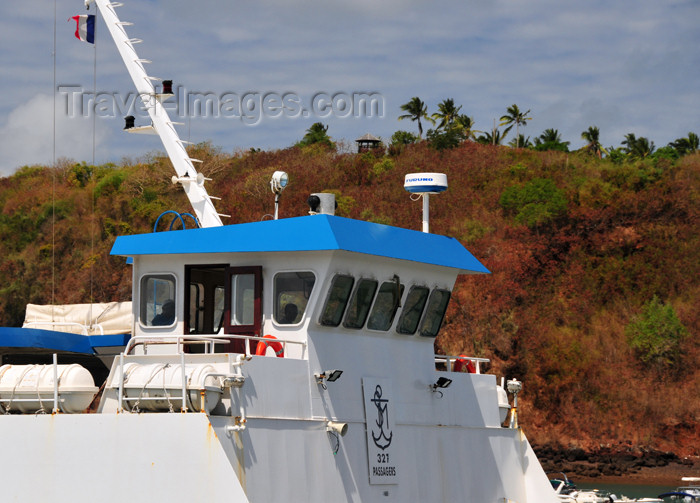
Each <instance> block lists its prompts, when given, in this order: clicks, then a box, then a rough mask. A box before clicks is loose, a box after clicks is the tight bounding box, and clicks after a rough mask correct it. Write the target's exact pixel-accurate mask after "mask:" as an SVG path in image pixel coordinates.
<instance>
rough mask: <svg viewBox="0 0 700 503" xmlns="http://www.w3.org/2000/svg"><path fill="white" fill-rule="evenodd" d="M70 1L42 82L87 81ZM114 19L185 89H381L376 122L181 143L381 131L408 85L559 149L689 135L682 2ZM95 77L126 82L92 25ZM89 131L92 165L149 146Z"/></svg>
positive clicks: (481, 120) (19, 24)
mask: <svg viewBox="0 0 700 503" xmlns="http://www.w3.org/2000/svg"><path fill="white" fill-rule="evenodd" d="M26 5H28V4H26V2H25V3H24V4H22V3H20V4H17V3H14V2H13V3H7V2H5V3H2V4H0V47H3V50H2V51H0V67H2V68H3V79H2V80H1V81H0V114H2V115H0V124H5V125H4V126H3V129H2V133H1V134H2V136H0V138H3V139H4V138H8V137H9V135H10V134H12V138H13V143H16V144H17V145H25V144H31V143H32V141H33V140H30V139H31V138H33V137H34V135H36V133H37V130H36V129H32V128H25V129H24V130H23V131H24V133H22V134H23V135H24V138H25V139H22V138H23V137H22V135H21V134H20V133H19V132H18V130H17V127H16V126H11V125H10V121H9V115H10V114H11V113H13V114H15V113H19V111H20V110H23V114H24V115H23V116H24V117H26V116H27V113H26V111H27V110H28V108H27V107H28V106H29V103H31V102H32V100H33V99H34V97H35V96H36V95H37V94H39V93H46V92H47V91H46V90H47V89H50V88H51V79H52V66H51V57H50V55H51V50H52V40H53V38H52V37H53V20H52V12H45V11H42V12H39V13H37V14H35V15H32V9H30V8H28V7H26ZM76 5H77V6H76ZM76 5H60V6H59V12H58V18H59V20H60V21H61V22H59V23H58V25H57V26H58V54H57V57H58V63H59V64H58V74H57V78H58V82H59V83H71V84H79V85H81V86H83V87H84V88H91V87H92V55H93V52H92V50H91V47H90V46H88V45H87V44H81V43H80V42H78V41H76V40H75V39H74V37H73V33H72V32H73V31H74V29H73V27H72V26H71V25H70V23H65V22H64V20H65V19H67V18H68V17H69V16H71V15H74V14H78V13H80V10H81V9H80V8H79V3H78V4H76ZM165 6H167V8H165ZM119 14H120V16H121V17H122V18H123V20H125V21H131V22H133V23H134V26H129V27H128V28H127V30H128V31H129V33H130V34H131V35H132V36H135V37H139V38H142V39H143V40H144V43H143V44H140V45H139V46H137V49H138V51H139V54H140V55H141V57H145V58H148V59H151V60H153V64H152V65H150V66H149V70H150V72H151V74H153V75H155V76H159V77H163V78H172V79H174V80H175V82H176V83H178V84H182V85H184V86H185V87H186V88H188V89H190V90H200V91H212V92H214V93H216V94H222V93H225V92H227V91H230V92H239V93H242V92H245V91H258V92H265V91H276V92H284V91H293V92H296V93H298V94H299V95H301V96H302V97H303V98H310V97H311V96H312V95H313V93H315V92H317V91H326V92H330V93H333V92H337V91H346V92H351V91H377V92H380V93H382V95H383V96H384V98H385V100H386V107H387V109H386V114H387V116H386V117H385V118H384V119H337V118H328V119H320V118H318V117H316V118H314V117H309V118H308V119H306V120H303V119H289V118H287V119H277V120H269V119H268V120H263V121H262V122H261V123H260V124H258V125H257V126H254V127H250V126H245V125H243V124H241V122H240V121H235V120H222V119H219V120H214V119H197V120H193V121H192V122H191V132H190V135H191V138H192V139H193V140H194V141H202V140H211V141H212V142H213V143H214V144H216V145H220V146H221V147H222V148H223V149H224V150H225V151H232V150H234V149H236V148H239V147H240V148H244V149H245V148H248V147H250V146H256V147H263V148H284V147H286V146H288V145H291V144H292V143H294V142H295V141H296V140H298V139H299V138H301V136H302V135H303V133H304V130H305V129H306V128H307V127H309V125H310V124H311V123H312V122H313V121H315V120H323V121H324V122H326V123H327V124H329V125H330V128H329V132H330V133H331V134H332V135H333V136H334V137H336V138H347V139H350V140H352V139H353V138H355V137H357V136H359V135H361V134H363V133H365V132H367V131H369V132H372V133H374V134H378V135H381V136H383V137H389V136H391V134H392V133H393V131H395V130H397V129H410V128H412V127H414V125H413V124H409V123H406V122H398V121H397V120H396V117H397V116H398V115H399V106H400V105H401V104H402V103H405V102H406V101H408V100H409V99H410V98H411V97H412V96H420V97H421V98H422V99H423V100H424V101H426V103H428V105H429V108H430V111H431V112H432V111H434V110H435V108H436V105H437V103H438V102H440V101H441V100H443V99H445V98H454V99H455V101H456V102H457V103H458V104H461V105H463V110H462V111H463V112H465V113H467V114H469V115H471V116H472V117H473V118H474V119H475V121H476V127H477V129H487V128H490V127H491V124H492V120H493V119H494V118H498V117H500V116H501V115H503V113H504V112H505V109H506V107H507V106H509V105H511V104H512V103H516V104H518V105H519V106H520V107H521V109H528V108H529V109H531V115H532V117H533V120H532V122H531V123H530V124H529V125H528V127H527V128H526V132H527V134H528V135H529V136H537V135H539V134H540V132H541V131H542V130H544V129H546V128H554V129H558V130H559V131H560V133H561V134H562V136H563V137H564V139H565V140H568V141H570V142H571V144H572V147H574V146H577V145H579V144H580V142H581V140H580V133H581V131H583V130H585V129H587V128H588V127H589V126H591V125H594V124H595V125H597V126H598V127H599V128H600V131H601V140H602V141H603V143H604V144H606V145H619V143H620V141H621V140H622V139H623V137H624V134H626V133H628V132H634V133H635V134H637V135H645V136H648V137H650V139H652V140H654V142H655V143H656V145H658V146H661V145H665V144H666V143H667V142H669V141H671V140H673V139H675V138H677V137H679V136H685V135H686V134H687V132H688V131H693V130H694V131H696V132H700V123H699V122H698V118H697V117H698V115H697V110H698V108H700V93H699V92H698V91H697V82H698V81H699V80H700V52H698V51H696V50H694V48H695V47H697V46H698V43H700V31H698V30H697V29H696V26H695V25H696V23H697V20H698V19H700V2H697V1H696V0H674V1H671V2H658V1H657V0H619V1H616V2H610V1H608V0H591V1H590V2H587V3H580V2H579V3H571V2H561V1H559V0H531V1H528V2H525V1H517V0H443V1H441V2H433V1H428V0H411V1H406V0H386V1H382V2H376V1H371V0H356V1H353V2H349V1H340V2H326V1H321V0H305V1H304V2H295V3H289V2H287V1H282V0H259V1H256V2H252V1H249V0H241V1H240V2H236V4H235V7H234V4H232V3H231V2H230V0H209V1H207V2H191V1H185V0H169V1H168V2H164V1H163V0H150V1H147V2H126V3H125V5H124V7H122V8H120V9H119ZM13 16H14V17H13ZM37 30H38V36H37ZM98 88H99V89H100V90H103V91H107V92H118V93H121V94H123V95H126V94H127V93H129V92H131V91H132V90H133V84H132V83H131V82H130V81H129V78H128V76H127V75H126V72H125V71H124V67H123V64H122V62H121V60H120V59H119V56H118V54H117V51H116V49H115V48H114V46H113V43H112V42H111V40H110V39H109V38H108V36H107V33H106V30H105V29H104V25H103V24H102V22H101V21H100V22H99V23H98ZM18 102H21V103H24V105H20V106H19V107H18V106H17V103H18ZM43 120H48V119H46V118H44V119H43ZM88 123H89V121H88ZM87 125H89V124H87ZM98 126H99V127H101V128H103V130H104V131H105V132H109V134H106V133H105V136H104V138H103V141H102V142H101V148H100V149H99V150H98V162H100V161H106V160H113V161H117V160H118V159H119V158H120V157H121V156H123V155H125V154H127V153H128V152H132V153H133V154H134V155H140V154H142V153H144V152H146V151H149V150H154V149H159V148H161V147H160V144H159V143H158V140H157V139H156V138H145V139H144V138H134V137H133V135H129V136H127V137H125V135H120V134H119V132H120V130H121V126H122V122H121V118H119V117H117V118H114V119H109V120H103V121H98ZM83 127H86V124H82V123H81V124H80V125H74V126H73V127H71V128H70V129H69V130H68V131H67V132H66V133H65V134H66V135H70V136H71V140H72V143H74V144H76V145H77V144H80V143H81V142H82V141H83V139H82V138H81V135H84V134H86V133H85V132H84V131H83V130H82V129H81V128H83ZM44 129H45V128H44ZM3 141H4V140H3ZM45 142H50V135H49V136H48V137H47V139H46V140H45ZM88 143H89V142H88ZM5 145H6V143H5V142H4V143H3V147H4V146H5ZM26 152H27V156H28V157H26V158H23V159H17V161H13V162H15V163H16V164H17V165H19V164H26V163H27V162H30V159H34V158H35V156H34V154H35V153H36V149H33V148H29V149H27V150H26ZM88 152H89V149H88V150H87V151H86V150H84V149H83V150H80V147H77V148H76V149H74V150H73V151H72V152H70V153H69V155H70V156H71V157H75V158H79V159H80V158H86V159H89V158H90V157H89V156H88V155H87V153H88ZM5 162H7V161H5Z"/></svg>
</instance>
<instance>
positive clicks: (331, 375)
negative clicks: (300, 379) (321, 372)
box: [326, 370, 343, 382]
mask: <svg viewBox="0 0 700 503" xmlns="http://www.w3.org/2000/svg"><path fill="white" fill-rule="evenodd" d="M342 373H343V371H342V370H326V375H328V377H326V381H328V382H335V381H336V380H338V378H339V377H340V376H341V374H342Z"/></svg>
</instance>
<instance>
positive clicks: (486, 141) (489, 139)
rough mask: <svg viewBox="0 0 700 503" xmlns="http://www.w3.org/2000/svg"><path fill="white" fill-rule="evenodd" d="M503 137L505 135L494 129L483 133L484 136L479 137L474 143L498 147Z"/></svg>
mask: <svg viewBox="0 0 700 503" xmlns="http://www.w3.org/2000/svg"><path fill="white" fill-rule="evenodd" d="M506 132H507V131H506ZM505 137H506V135H505V133H501V131H500V130H499V129H496V128H494V129H493V130H492V131H491V132H489V131H486V132H484V134H482V135H481V136H479V137H478V138H477V139H476V141H477V143H481V144H483V145H500V144H501V142H503V139H504V138H505Z"/></svg>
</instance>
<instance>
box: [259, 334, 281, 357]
mask: <svg viewBox="0 0 700 503" xmlns="http://www.w3.org/2000/svg"><path fill="white" fill-rule="evenodd" d="M263 339H268V340H262V341H260V342H258V346H257V347H256V348H255V354H256V355H257V356H263V355H265V353H266V352H267V347H268V346H270V347H271V348H272V350H273V351H274V352H275V354H276V355H277V356H279V357H280V358H282V357H284V346H283V345H282V343H281V342H273V341H271V340H269V339H276V337H274V336H272V335H265V336H263Z"/></svg>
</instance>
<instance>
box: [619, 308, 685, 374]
mask: <svg viewBox="0 0 700 503" xmlns="http://www.w3.org/2000/svg"><path fill="white" fill-rule="evenodd" d="M625 335H626V336H627V341H628V343H629V345H630V347H631V348H632V349H633V350H634V352H635V355H636V357H637V358H638V359H639V360H640V361H641V362H642V363H644V364H646V365H649V366H651V367H652V368H655V369H656V370H659V371H678V370H680V369H681V363H682V362H681V342H682V341H683V339H685V338H686V337H687V336H688V331H687V330H686V328H685V327H684V326H683V324H682V323H681V321H680V320H679V319H678V316H676V312H675V311H674V309H673V306H671V305H670V304H668V303H665V304H664V303H662V302H661V301H660V300H659V298H658V297H657V296H656V295H654V297H653V298H652V299H651V300H650V301H649V302H647V303H646V304H645V305H644V306H643V307H642V312H641V313H640V314H639V315H637V316H635V317H634V318H633V319H632V321H630V323H629V324H628V325H627V327H626V328H625Z"/></svg>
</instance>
